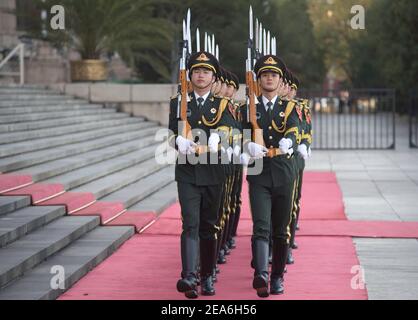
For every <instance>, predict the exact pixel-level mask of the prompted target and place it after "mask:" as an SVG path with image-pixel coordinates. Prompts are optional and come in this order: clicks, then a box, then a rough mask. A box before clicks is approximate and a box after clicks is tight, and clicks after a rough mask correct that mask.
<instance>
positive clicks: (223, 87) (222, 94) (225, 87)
mask: <svg viewBox="0 0 418 320" xmlns="http://www.w3.org/2000/svg"><path fill="white" fill-rule="evenodd" d="M227 91H228V85H227V84H226V83H225V82H223V83H222V87H221V90H220V91H219V95H220V96H222V97H226V93H227Z"/></svg>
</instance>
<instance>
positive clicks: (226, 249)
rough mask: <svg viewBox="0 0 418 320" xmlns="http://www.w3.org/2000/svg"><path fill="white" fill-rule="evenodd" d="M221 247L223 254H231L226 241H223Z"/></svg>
mask: <svg viewBox="0 0 418 320" xmlns="http://www.w3.org/2000/svg"><path fill="white" fill-rule="evenodd" d="M222 249H223V250H224V255H226V256H229V255H230V254H231V249H229V247H228V243H225V244H224V246H223V247H222Z"/></svg>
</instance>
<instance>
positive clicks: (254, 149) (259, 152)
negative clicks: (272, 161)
mask: <svg viewBox="0 0 418 320" xmlns="http://www.w3.org/2000/svg"><path fill="white" fill-rule="evenodd" d="M248 151H249V152H250V156H251V157H253V158H256V159H258V158H262V157H264V155H265V154H266V153H267V151H268V150H267V148H266V147H265V146H262V145H261V144H257V143H255V142H250V143H248Z"/></svg>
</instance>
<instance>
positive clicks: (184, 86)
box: [177, 9, 192, 139]
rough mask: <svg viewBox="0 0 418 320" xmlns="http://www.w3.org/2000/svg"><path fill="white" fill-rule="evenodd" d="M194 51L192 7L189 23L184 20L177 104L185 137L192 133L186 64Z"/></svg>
mask: <svg viewBox="0 0 418 320" xmlns="http://www.w3.org/2000/svg"><path fill="white" fill-rule="evenodd" d="M191 51H192V42H191V35H190V9H189V10H188V11H187V24H186V21H184V20H183V42H182V55H181V58H180V71H179V78H180V81H179V86H178V105H177V118H180V119H181V120H182V121H183V123H184V124H185V125H184V126H183V127H182V132H181V135H182V136H183V137H184V138H186V139H187V138H188V137H189V135H190V133H191V127H190V124H189V122H188V121H187V102H188V101H189V79H188V77H187V71H186V65H187V59H188V57H189V55H190V53H191Z"/></svg>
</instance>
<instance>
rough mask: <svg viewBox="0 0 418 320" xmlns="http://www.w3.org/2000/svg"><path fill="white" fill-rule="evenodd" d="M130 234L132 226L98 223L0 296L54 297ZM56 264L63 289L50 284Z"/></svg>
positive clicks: (21, 298)
mask: <svg viewBox="0 0 418 320" xmlns="http://www.w3.org/2000/svg"><path fill="white" fill-rule="evenodd" d="M133 235H134V228H133V227H123V226H112V227H97V228H96V229H94V230H93V231H90V232H89V233H87V234H86V235H84V236H82V237H81V238H80V239H78V240H76V241H74V242H73V243H71V244H70V245H69V246H68V247H67V248H65V249H63V250H61V251H59V252H58V253H56V254H55V255H53V256H52V257H50V258H49V259H48V260H46V261H44V262H42V263H41V264H40V265H38V266H37V267H35V268H34V269H32V270H30V271H28V272H27V273H26V274H25V275H24V276H23V277H21V278H20V279H17V280H16V281H14V282H12V283H11V284H10V285H8V286H7V287H5V288H3V289H2V290H0V300H53V299H57V298H58V297H59V296H60V295H61V294H62V293H64V292H65V291H66V290H68V289H69V288H71V287H72V286H73V285H74V284H75V283H76V282H77V281H78V280H80V279H81V278H82V277H83V276H84V275H86V274H87V273H88V272H89V271H90V270H92V269H93V268H94V267H96V266H97V265H99V264H100V263H101V262H102V261H104V260H105V259H106V258H107V257H108V256H110V255H111V254H112V253H113V252H115V251H116V250H117V249H118V248H119V247H120V246H121V245H122V244H123V243H124V242H125V241H127V240H128V239H129V238H131V237H132V236H133ZM56 266H59V267H62V270H64V279H63V280H64V281H65V282H64V286H63V289H60V288H58V286H57V285H56V286H55V287H53V286H51V279H52V277H53V276H55V275H56V274H57V272H56V270H55V269H54V268H57V267H56ZM55 284H56V282H55Z"/></svg>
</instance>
